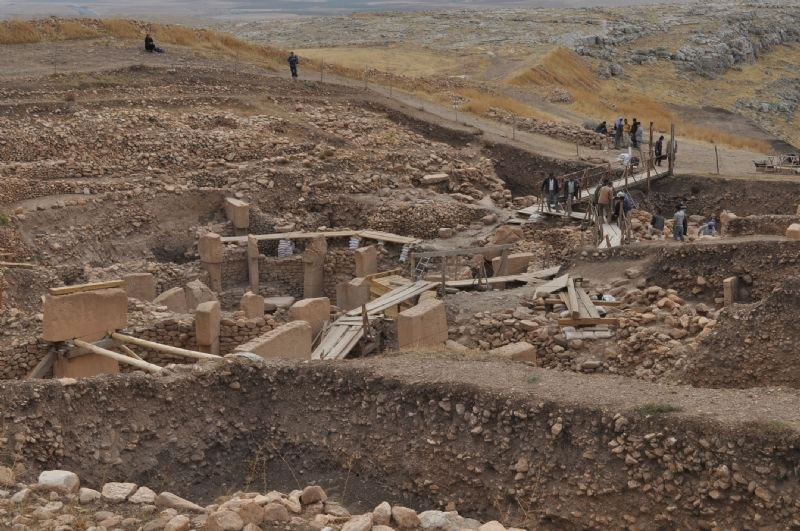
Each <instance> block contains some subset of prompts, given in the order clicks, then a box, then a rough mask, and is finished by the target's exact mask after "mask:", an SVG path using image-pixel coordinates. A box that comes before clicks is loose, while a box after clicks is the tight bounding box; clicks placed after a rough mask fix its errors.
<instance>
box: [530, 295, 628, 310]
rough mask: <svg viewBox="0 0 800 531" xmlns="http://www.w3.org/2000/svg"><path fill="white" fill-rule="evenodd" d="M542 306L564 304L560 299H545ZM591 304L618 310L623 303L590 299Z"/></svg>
mask: <svg viewBox="0 0 800 531" xmlns="http://www.w3.org/2000/svg"><path fill="white" fill-rule="evenodd" d="M544 304H564V301H562V300H561V299H556V298H549V297H548V298H546V299H544ZM592 304H594V305H595V306H603V307H608V308H618V307H620V306H622V305H623V304H624V303H623V302H622V301H599V300H594V299H592Z"/></svg>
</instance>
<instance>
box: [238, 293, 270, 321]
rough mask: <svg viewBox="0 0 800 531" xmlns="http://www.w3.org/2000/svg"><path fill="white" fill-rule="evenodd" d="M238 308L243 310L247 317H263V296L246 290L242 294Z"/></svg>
mask: <svg viewBox="0 0 800 531" xmlns="http://www.w3.org/2000/svg"><path fill="white" fill-rule="evenodd" d="M239 308H240V309H241V310H242V311H243V312H244V316H245V317H247V318H248V319H256V318H258V317H264V297H262V296H261V295H256V294H255V293H253V292H251V291H248V292H247V293H245V294H244V295H242V300H241V301H240V303H239Z"/></svg>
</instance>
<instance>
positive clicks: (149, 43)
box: [144, 33, 164, 53]
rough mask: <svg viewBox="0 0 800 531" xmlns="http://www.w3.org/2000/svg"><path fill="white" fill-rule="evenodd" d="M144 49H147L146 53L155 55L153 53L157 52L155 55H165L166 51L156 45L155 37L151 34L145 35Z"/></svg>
mask: <svg viewBox="0 0 800 531" xmlns="http://www.w3.org/2000/svg"><path fill="white" fill-rule="evenodd" d="M144 49H145V51H147V52H150V53H153V52H155V53H164V50H163V49H162V48H159V47H158V46H156V43H155V41H154V40H153V37H151V36H150V34H149V33H148V34H147V35H145V37H144Z"/></svg>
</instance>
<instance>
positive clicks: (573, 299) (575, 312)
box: [567, 277, 581, 319]
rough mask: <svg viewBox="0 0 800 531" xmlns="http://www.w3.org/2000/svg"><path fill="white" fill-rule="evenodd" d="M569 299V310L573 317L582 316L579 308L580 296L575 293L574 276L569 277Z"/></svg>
mask: <svg viewBox="0 0 800 531" xmlns="http://www.w3.org/2000/svg"><path fill="white" fill-rule="evenodd" d="M567 300H568V301H569V311H570V314H571V315H572V318H573V319H578V318H580V316H581V311H580V309H579V308H578V296H577V294H576V293H575V282H574V281H573V280H572V277H570V278H569V279H567Z"/></svg>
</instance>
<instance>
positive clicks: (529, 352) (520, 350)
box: [489, 341, 536, 363]
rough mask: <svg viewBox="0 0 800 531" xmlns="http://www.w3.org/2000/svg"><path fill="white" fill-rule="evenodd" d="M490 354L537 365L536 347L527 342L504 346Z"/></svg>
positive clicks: (491, 351)
mask: <svg viewBox="0 0 800 531" xmlns="http://www.w3.org/2000/svg"><path fill="white" fill-rule="evenodd" d="M489 354H491V355H493V356H497V357H498V358H506V359H509V360H514V361H530V362H531V363H536V347H534V346H533V345H531V344H530V343H528V342H525V341H521V342H519V343H509V344H508V345H503V346H502V347H498V348H495V349H492V350H490V351H489Z"/></svg>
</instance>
